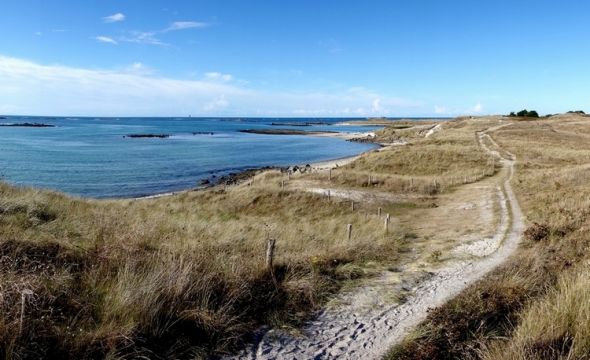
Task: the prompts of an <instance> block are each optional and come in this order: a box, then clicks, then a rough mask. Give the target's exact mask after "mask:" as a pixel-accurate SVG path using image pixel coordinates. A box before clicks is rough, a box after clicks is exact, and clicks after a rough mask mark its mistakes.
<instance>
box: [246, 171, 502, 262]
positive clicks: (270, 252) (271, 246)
mask: <svg viewBox="0 0 590 360" xmlns="http://www.w3.org/2000/svg"><path fill="white" fill-rule="evenodd" d="M494 171H495V163H494V162H492V174H493V172H494ZM482 177H485V170H483V171H482ZM475 179H476V178H475ZM287 180H291V172H290V171H287ZM328 180H329V181H332V169H331V168H330V169H328ZM467 180H468V178H467V176H465V177H464V178H463V183H464V184H466V183H467ZM469 180H471V181H473V179H472V178H471V177H470V178H469ZM373 181H374V178H373V176H372V175H369V178H368V185H369V186H370V185H372V184H373ZM451 183H452V185H455V178H452V181H451ZM251 185H252V181H250V182H249V183H248V186H251ZM433 185H434V187H438V186H439V183H438V181H437V179H434V180H433ZM284 188H285V180H281V189H284ZM410 188H414V178H410ZM325 194H326V196H327V197H328V200H330V199H331V192H330V189H328V191H327V192H326V193H325ZM350 207H351V210H352V211H353V212H354V210H355V203H354V200H352V201H351V202H350ZM381 215H382V209H381V207H379V208H378V209H377V216H378V217H381ZM390 221H391V217H390V215H389V214H386V215H385V217H384V224H383V227H384V232H385V234H387V233H389V223H390ZM346 239H347V240H348V241H350V240H351V239H352V224H346ZM275 246H276V240H275V239H268V241H267V245H266V261H265V265H266V268H267V269H268V270H269V271H272V265H273V257H274V251H275Z"/></svg>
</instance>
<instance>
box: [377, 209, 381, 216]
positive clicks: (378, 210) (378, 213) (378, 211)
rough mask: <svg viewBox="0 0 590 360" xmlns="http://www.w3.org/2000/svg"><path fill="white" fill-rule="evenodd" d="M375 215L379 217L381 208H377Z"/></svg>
mask: <svg viewBox="0 0 590 360" xmlns="http://www.w3.org/2000/svg"><path fill="white" fill-rule="evenodd" d="M377 216H379V217H381V208H378V209H377Z"/></svg>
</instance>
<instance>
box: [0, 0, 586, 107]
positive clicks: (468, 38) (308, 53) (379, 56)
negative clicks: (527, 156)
mask: <svg viewBox="0 0 590 360" xmlns="http://www.w3.org/2000/svg"><path fill="white" fill-rule="evenodd" d="M588 13H590V4H589V3H588V2H587V1H560V2H557V1H545V0H537V1H529V0H524V1H504V0H500V1H486V2H484V1H473V0H449V1H435V0H430V1H426V0H415V1H393V0H391V1H369V0H365V1H342V0H340V1H320V0H315V1H307V0H302V1H270V0H266V1H261V0H249V1H222V0H216V1H131V0H118V1H111V0H100V1H98V0H96V1H59V0H56V1H29V0H20V1H14V2H13V1H4V3H3V4H2V5H1V11H0V33H1V34H2V35H1V36H0V113H6V114H31V115H77V116H80V115H89V116H186V115H188V114H192V115H193V116H302V117H306V116H310V117H313V116H349V117H354V116H433V115H435V116H454V115H459V114H492V113H506V112H509V111H513V110H520V109H522V108H529V109H531V108H534V109H537V110H539V111H540V112H542V113H554V112H563V111H567V110H572V109H576V110H577V109H585V106H586V104H587V103H588V100H590V87H589V86H588V84H589V83H590V72H589V71H587V63H588V58H589V56H588V55H589V46H588V45H589V40H590V23H588V21H587V15H588ZM587 110H590V109H587Z"/></svg>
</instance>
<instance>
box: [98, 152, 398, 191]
mask: <svg viewBox="0 0 590 360" xmlns="http://www.w3.org/2000/svg"><path fill="white" fill-rule="evenodd" d="M374 144H375V145H376V146H375V148H373V149H369V150H366V151H363V152H361V153H359V154H356V155H351V156H345V157H340V158H336V159H328V160H320V161H316V162H311V163H306V164H302V163H300V164H295V163H291V164H289V165H286V166H262V167H253V168H249V169H245V170H241V171H236V172H230V173H229V174H227V175H223V176H221V177H220V178H218V179H217V181H211V178H210V177H209V178H205V179H202V180H201V181H208V183H207V184H204V185H201V186H198V187H195V188H189V189H184V190H178V191H169V192H164V193H160V194H152V195H146V196H138V197H123V198H119V199H101V200H150V199H159V198H162V197H169V196H174V195H179V194H183V193H185V192H192V191H204V190H208V189H212V188H215V187H217V186H221V185H223V186H231V185H237V184H239V183H242V182H245V181H247V180H249V179H251V178H252V177H254V176H256V175H257V174H259V173H261V172H264V171H270V170H279V171H281V172H283V171H288V169H290V168H293V167H295V166H297V167H299V168H305V167H306V166H307V165H309V167H310V168H311V170H312V171H313V170H316V171H325V170H329V169H335V168H337V167H340V166H345V165H348V164H350V163H351V162H353V161H355V160H356V159H358V158H360V157H361V156H363V155H364V154H366V153H369V152H372V151H380V150H381V149H383V148H384V147H386V146H389V145H386V146H384V145H381V144H378V143H374Z"/></svg>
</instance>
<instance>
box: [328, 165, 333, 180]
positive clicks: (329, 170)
mask: <svg viewBox="0 0 590 360" xmlns="http://www.w3.org/2000/svg"><path fill="white" fill-rule="evenodd" d="M328 180H330V181H332V169H331V168H330V169H328Z"/></svg>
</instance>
